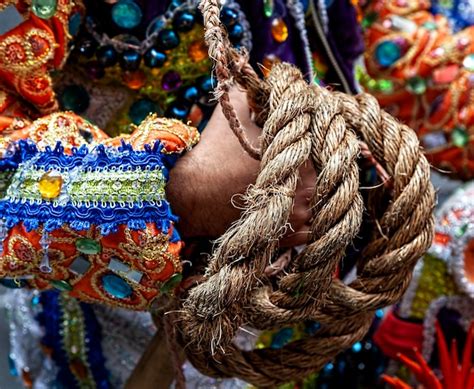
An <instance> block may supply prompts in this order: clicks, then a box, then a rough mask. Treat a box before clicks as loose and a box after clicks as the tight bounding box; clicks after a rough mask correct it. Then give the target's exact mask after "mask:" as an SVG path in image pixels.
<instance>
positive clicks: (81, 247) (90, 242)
mask: <svg viewBox="0 0 474 389" xmlns="http://www.w3.org/2000/svg"><path fill="white" fill-rule="evenodd" d="M76 249H77V250H78V251H80V252H81V253H83V254H89V255H93V254H99V253H100V251H101V246H100V243H99V242H97V241H96V240H94V239H90V238H79V239H77V240H76Z"/></svg>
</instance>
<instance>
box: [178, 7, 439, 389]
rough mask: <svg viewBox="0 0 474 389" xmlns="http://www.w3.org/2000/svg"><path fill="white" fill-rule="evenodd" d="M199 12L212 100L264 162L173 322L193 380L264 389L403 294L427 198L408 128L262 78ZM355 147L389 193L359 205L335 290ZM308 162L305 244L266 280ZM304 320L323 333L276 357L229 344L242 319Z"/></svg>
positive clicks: (348, 336)
mask: <svg viewBox="0 0 474 389" xmlns="http://www.w3.org/2000/svg"><path fill="white" fill-rule="evenodd" d="M202 11H203V15H204V22H205V26H206V40H207V42H208V43H209V52H210V56H211V57H212V58H214V59H215V60H216V77H217V79H218V82H219V84H218V86H217V97H218V98H219V101H220V102H221V105H222V108H223V111H224V114H225V115H226V117H227V118H228V119H229V123H230V126H231V128H232V129H233V130H234V133H235V134H236V135H237V136H238V138H239V140H240V141H241V144H242V145H243V146H244V147H245V149H246V150H247V151H249V152H250V153H251V154H252V155H255V154H258V156H259V157H260V159H261V165H260V172H259V175H258V178H257V181H256V183H255V185H253V186H251V187H250V188H249V189H248V191H247V193H246V195H245V205H246V206H245V210H244V212H243V214H242V216H241V218H240V220H239V221H238V222H237V223H236V224H235V225H234V226H232V227H231V228H230V229H229V230H228V231H227V232H226V233H225V234H224V235H223V236H222V237H221V238H220V240H219V245H218V247H217V249H216V250H215V252H214V253H213V256H212V258H211V261H210V263H209V266H208V269H207V272H206V279H205V281H203V282H202V283H201V284H200V285H198V286H196V287H194V288H193V289H191V291H190V292H189V295H188V296H187V298H186V299H185V301H184V302H183V307H182V309H181V310H180V312H179V315H178V319H177V321H176V325H177V326H178V327H179V329H180V339H179V340H180V342H181V344H182V345H183V347H184V349H185V352H186V354H187V357H188V358H189V359H190V360H191V362H192V363H193V364H194V365H195V366H196V367H197V368H198V369H199V370H201V371H202V372H204V373H206V374H208V375H212V376H223V377H226V376H237V377H240V378H242V379H244V380H246V381H248V382H250V383H252V384H254V385H257V386H261V387H274V386H275V385H277V384H279V383H283V382H288V381H291V380H293V379H300V378H301V377H303V376H304V375H306V374H309V373H311V372H313V371H315V370H318V369H320V368H321V367H322V366H323V365H324V364H325V363H326V362H327V361H328V360H330V359H331V358H332V357H334V356H335V355H336V354H337V353H339V352H340V351H342V350H344V349H345V348H348V347H350V346H351V345H352V344H353V343H354V342H355V341H357V340H359V339H361V338H362V337H363V336H364V334H365V332H366V331H367V329H368V328H369V326H370V322H371V319H372V317H373V312H374V311H375V310H376V309H378V308H380V307H383V306H386V305H389V304H393V303H395V302H396V301H397V300H398V299H399V298H400V297H401V295H402V294H403V292H404V290H405V289H406V287H407V285H408V283H409V280H410V277H411V272H412V270H413V266H414V265H415V263H416V260H417V259H418V258H419V257H420V256H421V255H422V254H423V252H424V251H425V250H426V249H427V247H428V246H429V245H430V243H431V239H432V233H433V219H432V210H433V207H434V191H433V188H432V185H431V183H430V180H429V166H428V163H427V161H426V159H425V158H424V156H423V155H422V153H421V152H420V150H419V144H418V140H417V138H416V135H415V133H414V132H413V131H412V130H410V129H409V128H408V127H406V126H404V125H401V124H400V123H398V122H397V121H396V120H395V119H394V118H392V117H391V116H390V115H388V114H386V113H384V112H383V111H381V110H380V108H379V106H378V104H377V102H376V101H375V99H374V98H373V97H371V96H369V95H365V94H362V95H360V96H358V97H355V98H354V97H351V96H347V95H343V94H338V93H330V92H328V91H327V90H325V89H323V88H320V87H318V86H310V85H308V84H307V83H306V82H305V81H304V79H303V77H302V75H301V73H300V72H299V71H298V70H296V69H295V68H294V67H292V66H290V65H288V64H279V65H275V66H274V67H273V68H272V71H271V74H270V76H269V78H268V79H267V80H266V81H260V80H259V79H258V77H257V76H256V75H255V73H254V72H253V70H251V68H250V67H249V65H248V63H247V62H245V59H244V60H242V58H241V57H238V56H237V55H236V53H235V51H233V50H232V49H231V48H230V44H229V42H228V40H227V37H226V35H225V34H223V30H222V26H221V25H220V21H219V8H218V3H217V0H205V1H203V3H202ZM239 58H240V59H239ZM232 77H234V78H233V79H232ZM234 81H235V82H238V83H239V85H241V86H243V87H244V88H245V89H246V90H247V91H248V92H249V95H250V97H251V98H252V99H253V102H252V106H253V107H254V108H255V109H256V110H257V114H258V118H259V120H261V122H262V123H264V125H263V134H262V140H261V144H262V146H261V150H259V151H258V150H255V149H253V148H251V147H250V146H249V145H248V142H247V141H246V138H245V137H244V135H245V131H244V130H243V129H242V127H241V124H240V122H239V121H238V119H237V116H236V114H235V111H234V109H233V107H232V105H231V103H230V100H229V97H228V92H229V89H230V86H231V85H232V83H233V82H234ZM357 136H358V137H359V139H358V138H357ZM359 140H362V141H363V142H365V144H366V145H367V147H368V149H369V150H370V152H371V153H372V155H373V157H374V159H375V160H377V161H378V162H379V163H380V164H381V165H382V166H383V168H384V170H385V171H386V172H387V174H388V175H389V176H390V177H391V186H390V188H386V187H384V186H381V187H378V188H374V189H372V190H371V192H370V196H369V201H368V202H367V204H366V207H367V211H368V212H369V215H370V217H371V220H372V222H373V231H374V233H373V236H372V237H371V239H370V241H369V243H368V244H367V246H366V247H365V249H364V250H363V252H362V253H361V254H360V258H359V260H358V262H357V278H356V279H355V281H353V282H352V283H351V284H350V285H344V284H343V283H342V281H340V280H338V279H335V278H334V277H333V274H334V271H335V270H336V267H337V265H338V264H339V263H340V261H341V260H342V258H343V257H344V255H345V253H346V250H347V247H348V245H349V244H351V242H353V240H354V238H355V237H356V235H357V234H358V233H359V230H360V225H361V220H362V213H363V211H364V204H363V200H362V196H361V192H360V189H359V172H358V166H357V157H358V155H359V152H360V146H359ZM307 160H310V161H312V163H313V165H314V168H315V170H316V172H317V173H318V178H317V180H316V184H315V189H314V193H313V196H312V199H311V210H312V215H313V216H312V225H311V236H310V242H309V244H308V246H307V247H306V249H305V250H304V251H303V252H302V253H301V254H300V255H298V256H297V257H296V258H294V259H293V260H292V262H291V263H290V264H289V268H288V269H286V271H287V273H280V275H279V278H278V280H276V282H275V280H270V279H268V278H267V277H266V276H265V268H266V267H267V266H268V264H269V263H271V261H272V260H274V259H275V257H276V255H277V252H278V239H279V238H280V237H281V235H282V234H283V233H284V231H285V226H286V224H287V222H288V218H289V215H290V213H291V210H292V206H293V201H294V196H295V190H296V184H297V180H298V168H299V167H300V166H301V165H302V164H303V163H304V162H305V161H307ZM272 281H273V282H272ZM305 320H315V321H318V322H319V323H321V325H322V327H321V329H320V330H319V331H318V332H317V333H316V335H314V336H313V337H308V338H305V339H301V340H298V341H295V342H291V343H290V344H288V345H287V346H285V347H283V348H282V349H278V350H273V349H262V350H255V351H252V352H243V351H241V350H239V349H237V348H236V347H235V346H234V345H233V344H232V343H231V341H232V339H233V337H234V335H235V332H236V331H237V329H238V328H239V327H240V326H242V325H244V324H245V325H249V326H251V327H254V328H258V329H271V328H278V327H282V326H287V325H292V324H295V323H298V322H301V321H305Z"/></svg>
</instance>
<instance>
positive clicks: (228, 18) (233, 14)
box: [221, 7, 239, 27]
mask: <svg viewBox="0 0 474 389" xmlns="http://www.w3.org/2000/svg"><path fill="white" fill-rule="evenodd" d="M221 20H222V23H224V24H225V25H226V26H227V27H229V26H232V25H233V24H235V23H237V21H238V20H239V13H238V12H237V11H236V10H235V9H232V8H229V7H224V8H222V11H221Z"/></svg>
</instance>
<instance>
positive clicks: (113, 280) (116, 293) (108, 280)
mask: <svg viewBox="0 0 474 389" xmlns="http://www.w3.org/2000/svg"><path fill="white" fill-rule="evenodd" d="M102 286H103V287H104V290H105V291H106V292H107V293H108V294H110V295H111V296H113V297H116V298H119V299H125V298H127V297H130V296H131V295H132V293H133V290H132V288H131V286H130V285H129V284H128V283H127V282H126V281H125V280H124V279H123V278H121V277H119V276H117V275H115V274H106V275H105V276H103V277H102Z"/></svg>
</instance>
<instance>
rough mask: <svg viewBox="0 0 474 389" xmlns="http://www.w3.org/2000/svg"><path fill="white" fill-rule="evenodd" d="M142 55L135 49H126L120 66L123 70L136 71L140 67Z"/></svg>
mask: <svg viewBox="0 0 474 389" xmlns="http://www.w3.org/2000/svg"><path fill="white" fill-rule="evenodd" d="M141 60H142V56H141V55H140V53H138V52H137V51H135V50H125V51H124V52H123V53H122V57H121V58H120V67H121V68H122V69H123V70H129V71H134V70H137V69H138V68H139V67H140V62H141Z"/></svg>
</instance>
